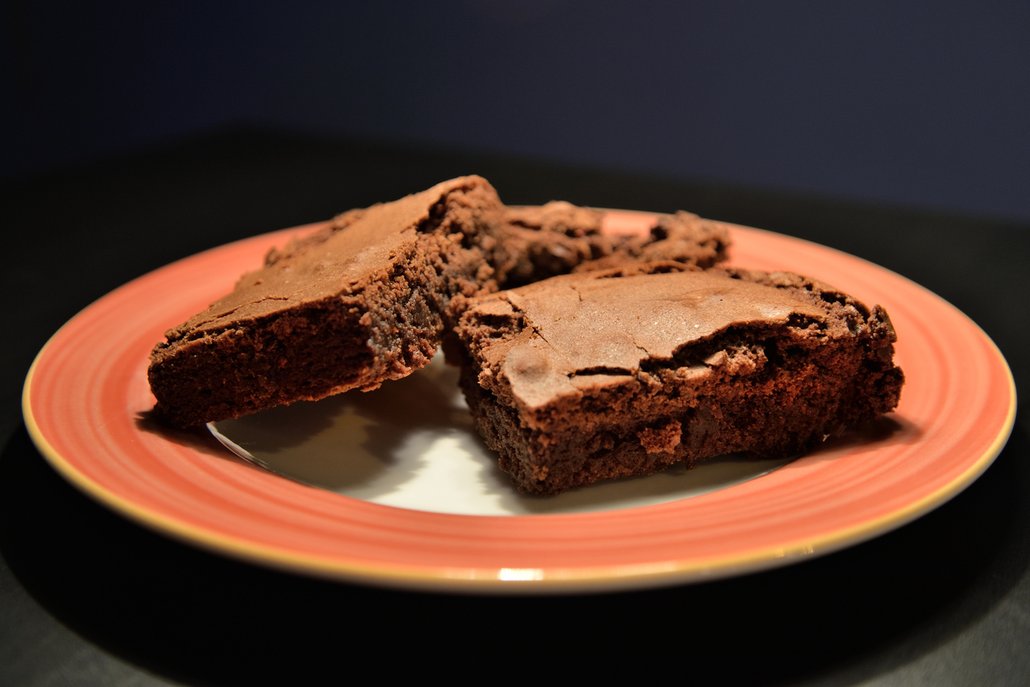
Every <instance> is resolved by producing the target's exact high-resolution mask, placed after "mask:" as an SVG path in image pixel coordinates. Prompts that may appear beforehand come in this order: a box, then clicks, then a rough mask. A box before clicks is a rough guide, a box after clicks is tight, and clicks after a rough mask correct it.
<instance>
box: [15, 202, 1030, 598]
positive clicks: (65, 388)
mask: <svg viewBox="0 0 1030 687" xmlns="http://www.w3.org/2000/svg"><path fill="white" fill-rule="evenodd" d="M647 219H648V215H647V214H645V213H635V212H626V211H610V212H609V216H608V223H609V225H610V226H613V227H619V226H621V227H622V228H629V229H632V228H633V227H639V226H641V225H642V224H643V223H646V222H647ZM311 228H312V227H310V226H309V227H301V228H298V229H292V230H284V231H279V232H275V233H271V234H266V235H263V236H258V237H255V238H251V239H247V240H244V241H240V242H237V243H232V244H229V245H226V246H222V247H220V248H216V249H213V250H210V251H207V252H204V253H201V254H199V255H196V256H193V257H191V258H187V259H185V260H181V261H179V262H176V263H173V264H171V265H168V266H167V267H164V268H162V269H159V270H157V271H155V272H152V273H150V274H147V275H145V276H143V277H140V278H139V279H136V280H135V281H133V282H130V283H129V284H126V285H125V286H123V287H121V288H119V289H117V290H115V291H113V292H111V293H110V294H108V295H107V296H104V297H103V298H101V299H100V300H98V301H97V302H95V303H94V304H92V305H91V306H89V307H88V308H86V309H85V310H83V311H82V312H81V313H79V314H78V315H77V316H76V317H74V318H73V319H72V320H71V321H69V322H68V323H67V324H66V325H65V326H64V327H62V328H61V329H60V330H59V331H58V332H57V333H56V334H55V335H54V336H53V338H52V339H51V340H50V341H49V342H48V343H47V345H46V346H45V347H44V348H43V350H42V351H40V353H39V355H38V356H37V358H36V360H35V362H34V364H33V366H32V369H31V370H30V371H29V375H28V378H27V380H26V383H25V390H24V398H23V409H24V414H25V420H26V424H27V425H28V429H29V432H30V433H31V435H32V437H33V439H34V441H35V442H36V445H37V446H38V447H39V449H40V451H41V452H42V453H43V455H44V456H45V457H46V458H47V459H48V460H49V461H50V462H51V463H52V464H53V466H54V467H55V468H56V469H57V470H58V471H59V472H60V473H61V474H63V475H64V476H65V477H66V478H67V479H69V480H70V481H71V482H72V483H73V484H75V485H77V486H78V487H79V488H81V489H82V490H83V491H85V492H86V493H88V494H90V495H91V496H93V497H95V498H96V499H98V500H99V501H100V502H102V503H104V504H106V505H108V506H109V507H111V508H113V509H114V510H116V511H118V512H120V513H123V514H124V515H127V516H128V517H130V518H132V519H134V520H136V521H138V522H141V523H144V524H146V525H149V526H151V527H153V528H155V529H157V530H159V531H161V532H164V533H166V534H171V535H174V536H176V537H179V538H181V539H183V540H186V541H189V542H192V543H195V544H199V545H201V546H204V547H207V548H209V549H212V550H215V551H218V552H221V553H225V554H230V555H233V556H238V557H241V558H245V559H248V560H251V561H255V562H259V563H262V564H266V565H271V566H276V567H281V568H286V569H290V570H295V571H301V572H305V573H310V574H316V575H322V576H327V577H333V578H339V579H342V580H350V581H360V582H367V583H374V584H383V585H393V586H399V587H410V588H421V589H434V590H460V591H483V592H508V591H527V592H538V591H569V590H578V591H593V590H608V589H620V588H637V587H645V586H653V585H661V584H673V583H682V582H690V581H695V580H701V579H710V578H715V577H725V576H728V575H735V574H739V573H742V572H745V571H754V570H760V569H763V568H770V567H773V566H779V565H784V564H787V563H790V562H793V561H797V560H801V559H804V558H807V557H810V556H813V555H819V554H823V553H827V552H830V551H833V550H836V549H840V548H842V547H845V546H848V545H851V544H855V543H857V542H861V541H863V540H866V539H868V538H870V537H873V536H875V535H878V534H881V533H883V532H886V531H888V530H891V529H893V528H895V527H898V526H900V525H902V524H904V523H906V522H909V521H911V520H912V519H914V518H916V517H918V516H920V515H922V514H924V513H926V512H928V511H929V510H931V509H932V508H934V507H936V506H939V505H940V504H942V503H944V502H945V501H947V500H948V499H949V498H951V497H952V496H954V495H955V494H956V493H958V492H959V491H960V490H962V489H963V488H964V487H966V486H967V485H969V484H970V483H971V482H972V481H973V480H975V479H976V478H977V477H978V476H979V475H980V474H981V473H982V472H983V471H984V470H985V469H986V468H987V466H988V465H990V463H991V461H992V460H993V459H994V458H995V456H997V455H998V453H999V452H1000V451H1001V448H1002V446H1003V445H1004V443H1005V441H1006V439H1007V438H1008V435H1009V432H1010V431H1011V428H1012V423H1013V419H1014V416H1015V409H1016V400H1015V387H1014V384H1013V380H1012V375H1011V373H1010V371H1009V369H1008V366H1007V364H1006V362H1005V360H1004V358H1003V357H1002V355H1001V353H1000V352H999V351H998V349H997V348H996V347H995V346H994V344H993V343H992V342H991V340H990V339H989V338H988V337H987V336H986V335H985V334H984V332H983V331H982V330H980V328H979V327H977V325H976V324H974V323H973V322H971V321H970V320H969V319H968V318H967V317H965V316H964V315H963V314H962V313H961V312H959V311H958V310H956V309H955V308H954V307H952V306H951V305H950V304H948V303H946V302H945V301H943V300H941V299H940V298H939V297H937V296H935V295H934V294H932V293H930V292H929V291H927V290H925V289H924V288H922V287H920V286H918V285H917V284H914V283H912V282H911V281H908V280H907V279H905V278H904V277H901V276H899V275H897V274H894V273H892V272H890V271H888V270H885V269H883V268H881V267H878V266H876V265H873V264H870V263H868V262H865V261H863V260H861V259H859V258H856V257H853V256H850V255H847V254H844V253H840V252H838V251H835V250H832V249H830V248H826V247H824V246H819V245H816V244H812V243H807V242H804V241H800V240H797V239H793V238H789V237H786V236H782V235H778V234H774V233H770V232H766V231H761V230H757V229H748V228H744V227H735V226H734V227H731V231H732V237H733V240H734V245H733V249H732V250H733V262H734V264H737V265H742V266H747V267H752V268H756V269H783V270H792V271H797V272H801V273H804V274H807V275H810V276H812V277H815V278H817V279H821V280H824V281H826V282H829V283H831V284H834V285H835V286H837V287H838V288H841V289H843V290H845V291H847V292H849V293H851V294H853V295H855V296H856V297H858V298H859V299H861V300H864V301H865V302H867V303H880V304H882V305H883V306H884V307H886V309H887V311H888V312H889V313H890V315H891V318H892V320H893V322H894V324H895V328H896V329H897V331H898V333H899V341H898V346H897V360H898V363H899V364H900V365H901V366H902V368H903V369H904V370H905V373H906V377H907V383H906V386H905V388H904V390H903V393H902V399H901V405H900V407H899V408H898V410H897V412H896V413H895V415H894V417H895V420H896V421H897V428H896V430H895V431H894V432H893V433H892V434H890V436H888V437H886V438H881V439H879V440H873V441H869V442H857V443H856V442H851V443H847V442H842V443H838V444H835V445H833V446H827V447H826V448H824V449H823V450H820V451H818V452H816V453H813V454H811V455H808V456H806V457H804V458H801V459H799V460H797V461H795V462H793V463H790V464H788V465H787V466H785V467H783V468H780V469H778V470H775V471H772V472H770V473H769V474H766V475H763V476H761V477H757V478H755V479H752V480H750V481H746V482H744V483H740V484H736V485H733V486H729V487H726V488H724V489H720V490H717V491H714V492H710V493H706V494H701V495H698V496H693V497H690V498H681V499H676V500H672V501H669V502H666V503H661V504H658V505H649V506H642V507H636V508H626V509H618V510H608V511H602V512H591V513H575V514H546V515H514V516H476V515H471V516H470V515H454V514H446V513H433V512H427V511H421V510H410V509H405V508H396V507H391V506H384V505H378V504H375V503H370V502H367V501H362V500H358V499H354V498H348V497H346V496H341V495H339V494H335V493H331V492H329V491H325V490H321V489H316V488H313V487H308V486H304V485H302V484H299V483H296V482H293V481H290V480H287V479H283V478H281V477H277V476H275V475H273V474H271V473H268V472H265V471H262V470H260V469H257V468H255V467H253V466H251V465H248V464H246V463H244V462H242V461H239V460H236V459H234V458H233V457H232V456H231V455H230V454H229V453H228V452H227V451H220V450H219V449H218V448H217V446H215V447H212V446H211V445H209V444H206V443H204V442H203V441H200V440H199V439H198V438H197V437H195V436H192V435H182V436H173V435H169V434H167V433H165V434H161V433H158V432H155V431H153V430H151V429H148V423H147V421H146V419H145V414H146V412H147V411H148V410H149V409H150V408H151V407H152V405H153V397H152V396H151V394H150V390H149V388H148V385H147V380H146V369H147V360H148V355H149V352H150V349H151V347H152V346H153V345H154V344H155V343H156V342H157V341H158V340H160V339H161V338H162V334H163V332H164V331H165V330H166V329H167V328H169V327H171V326H173V325H176V324H178V323H179V322H181V321H183V320H185V319H186V318H187V317H188V316H189V315H191V314H193V313H194V312H197V311H199V310H201V309H203V308H204V307H206V306H207V304H208V303H209V302H211V301H212V300H214V299H215V298H217V297H218V296H220V295H221V294H223V293H225V292H226V291H228V290H229V289H230V288H231V287H232V284H233V283H234V281H235V280H236V278H237V277H238V276H239V275H240V274H241V273H242V272H244V271H247V270H250V269H253V268H254V267H256V266H257V265H258V264H259V263H260V261H261V258H262V256H263V255H264V253H265V252H266V251H267V250H268V248H269V247H271V246H273V245H281V244H282V243H284V242H285V241H286V240H287V239H288V238H289V237H290V236H292V235H294V234H297V233H298V232H300V231H305V230H309V229H311Z"/></svg>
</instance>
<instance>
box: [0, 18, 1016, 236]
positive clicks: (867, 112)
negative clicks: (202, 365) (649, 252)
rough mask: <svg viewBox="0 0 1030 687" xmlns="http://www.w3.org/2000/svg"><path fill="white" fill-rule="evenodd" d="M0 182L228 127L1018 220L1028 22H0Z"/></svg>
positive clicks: (969, 19)
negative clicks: (3, 140) (1, 143)
mask: <svg viewBox="0 0 1030 687" xmlns="http://www.w3.org/2000/svg"><path fill="white" fill-rule="evenodd" d="M0 21H2V23H3V28H2V29H0V30H2V38H3V43H4V47H3V50H4V56H3V61H4V62H6V63H7V64H8V68H5V69H4V70H3V71H4V74H5V76H4V77H3V78H4V79H5V80H6V81H7V84H6V87H5V89H4V90H5V91H6V95H7V98H5V99H6V100H7V105H5V106H4V108H3V109H4V112H5V114H4V115H3V116H4V118H5V119H7V120H8V121H5V122H4V130H5V131H6V132H7V134H8V136H9V138H10V140H9V141H8V143H7V144H6V145H5V149H6V153H5V154H4V155H3V156H2V163H0V169H2V172H3V173H4V174H5V175H6V176H15V177H17V176H23V175H35V174H38V173H42V172H46V171H48V170H52V169H55V168H60V167H61V166H64V165H68V164H75V163H77V162H81V161H86V160H90V159H93V158H95V157H97V156H103V155H109V154H113V153H119V152H123V151H128V150H132V149H133V148H136V147H139V146H142V145H147V144H151V143H154V142H157V141H163V140H168V139H173V138H176V137H180V136H183V135H187V134H189V133H191V132H195V131H200V130H204V129H207V128H210V127H213V126H219V125H224V124H228V123H237V122H250V123H260V124H269V125H274V126H278V127H285V128H289V129H295V130H301V131H310V132H318V133H328V134H334V135H344V136H353V137H363V138H374V139H383V140H392V141H410V142H415V143H418V144H421V145H438V146H444V147H451V148H460V149H464V150H469V151H493V152H502V153H514V154H518V155H524V156H529V157H536V158H543V159H547V160H554V161H556V162H566V163H573V164H582V165H587V166H592V167H602V168H619V169H624V170H630V171H634V170H639V171H642V172H648V173H653V174H657V175H662V176H666V177H671V178H681V179H706V180H714V181H726V182H730V183H733V184H740V185H747V186H758V187H765V188H770V189H791V190H801V191H806V192H815V193H820V194H825V195H831V196H839V197H843V198H857V199H863V200H869V201H872V202H890V203H900V204H906V205H911V206H916V207H927V208H934V209H939V210H943V211H947V212H969V213H975V214H981V215H993V216H998V217H1009V218H1018V219H1027V218H1030V192H1028V191H1030V135H1028V129H1030V126H1028V123H1030V3H1027V2H1025V1H1023V0H995V1H990V0H988V1H986V2H977V3H972V2H958V1H957V0H939V1H938V2H925V3H924V2H884V1H874V2H862V3H826V2H797V1H781V2H754V3H741V2H687V1H683V2H634V1H633V0H606V1H605V2H591V1H589V0H511V1H504V0H478V1H475V0H464V1H462V0H440V1H437V2H431V1H428V0H427V1H425V2H408V3H404V2H400V3H398V2H362V3H356V2H355V3H348V2H324V3H318V2H291V3H272V2H244V1H240V0H232V1H222V2H176V3H152V2H138V1H133V2H106V3H89V2H86V3H55V2H25V1H23V2H10V1H9V2H7V3H5V10H4V15H3V17H2V19H0Z"/></svg>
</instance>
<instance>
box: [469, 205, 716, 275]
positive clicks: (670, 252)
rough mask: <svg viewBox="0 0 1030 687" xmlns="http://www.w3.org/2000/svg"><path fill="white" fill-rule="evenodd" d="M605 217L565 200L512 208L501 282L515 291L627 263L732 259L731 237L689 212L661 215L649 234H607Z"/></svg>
mask: <svg viewBox="0 0 1030 687" xmlns="http://www.w3.org/2000/svg"><path fill="white" fill-rule="evenodd" d="M604 215H605V213H604V212H602V211H600V210H595V209H592V208H585V207H579V206H576V205H572V204H570V203H566V202H564V201H552V202H550V203H547V204H546V205H540V206H523V207H516V206H512V207H508V208H506V210H505V215H504V219H505V221H504V224H503V225H502V227H501V233H500V237H501V238H500V241H499V244H498V246H497V247H496V249H495V250H494V251H493V253H492V254H491V256H490V258H491V262H492V263H493V264H494V266H495V267H496V269H497V280H498V282H499V283H500V285H501V286H502V287H503V288H512V287H515V286H521V285H524V284H529V283H531V282H535V281H539V280H541V279H545V278H547V277H553V276H556V275H560V274H566V273H568V272H572V271H583V270H592V269H605V268H608V267H613V266H616V265H619V264H621V263H622V262H624V261H626V260H631V261H642V260H667V261H674V262H678V263H683V264H685V265H694V266H698V267H711V266H713V265H715V264H716V263H718V262H721V261H722V260H724V259H725V258H726V248H727V246H728V245H729V234H728V232H727V231H726V228H725V227H724V226H723V225H721V224H719V223H718V222H713V221H710V220H706V219H702V218H700V217H698V216H697V215H694V214H691V213H689V212H683V211H679V212H677V213H675V214H673V215H656V216H655V221H654V223H653V224H652V226H651V227H650V229H649V231H647V232H646V233H643V234H633V235H626V234H618V233H615V232H611V231H606V229H605V227H604Z"/></svg>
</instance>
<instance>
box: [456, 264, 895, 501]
mask: <svg viewBox="0 0 1030 687" xmlns="http://www.w3.org/2000/svg"><path fill="white" fill-rule="evenodd" d="M657 269H658V271H659V273H650V274H649V273H647V270H646V269H642V268H641V266H640V265H637V266H635V267H634V268H632V269H627V270H609V271H598V272H587V273H582V274H573V275H568V276H563V277H556V278H554V279H551V280H548V281H546V282H539V283H536V284H531V285H529V286H525V287H522V288H519V289H514V290H511V291H505V292H500V293H496V294H492V295H488V296H482V297H480V298H478V299H476V300H474V301H473V302H472V304H471V307H470V308H469V309H468V310H467V311H466V313H465V315H464V316H463V317H462V320H461V322H460V325H459V327H458V329H457V332H456V334H457V339H458V342H459V343H458V344H457V345H456V348H457V349H458V350H459V351H460V355H461V356H462V357H463V372H462V388H463V391H464V393H465V396H466V398H467V400H468V403H469V406H470V408H471V410H472V413H473V417H474V418H475V422H476V425H477V428H478V429H479V431H480V433H481V434H482V435H483V436H484V438H485V440H486V442H487V444H488V446H489V447H490V448H491V449H493V450H494V451H495V452H497V453H498V456H499V464H500V466H501V468H502V469H503V470H505V471H506V472H508V473H509V474H510V475H511V476H512V478H513V479H514V481H515V483H516V485H517V486H518V487H519V488H520V489H521V490H523V491H526V492H532V493H556V492H559V491H563V490H566V489H569V488H573V487H577V486H581V485H585V484H590V483H592V482H596V481H599V480H605V479H611V478H618V477H627V476H634V475H643V474H648V473H651V472H655V471H657V470H661V469H663V468H664V467H667V466H669V465H672V464H674V463H687V464H694V463H696V462H697V461H699V460H703V459H705V458H710V457H713V456H717V455H721V454H725V453H731V452H743V453H748V454H754V455H762V456H788V455H793V454H796V453H799V452H801V451H804V450H806V449H808V448H810V447H812V446H814V445H816V444H818V443H820V442H821V441H823V440H825V438H827V437H829V436H833V435H837V434H840V433H842V432H844V431H845V430H847V429H848V428H850V427H854V426H856V425H858V424H860V423H862V422H865V421H867V420H869V419H871V418H874V417H876V416H878V415H880V414H882V413H885V412H888V411H890V410H891V409H893V408H894V407H895V405H896V404H897V401H898V396H899V393H900V389H901V384H902V373H901V371H900V369H898V368H897V367H896V366H895V365H894V364H893V362H892V356H893V342H894V340H895V335H894V330H893V328H892V327H891V324H890V321H889V319H888V318H887V315H886V313H885V312H884V311H883V310H882V309H881V308H879V307H874V308H872V309H869V308H867V307H865V306H864V305H862V304H861V303H859V302H858V301H856V300H854V299H853V298H851V297H850V296H848V295H846V294H843V293H840V292H839V291H837V290H835V289H833V288H832V287H829V286H827V285H825V284H820V283H817V282H814V281H812V280H809V279H806V278H804V277H801V276H798V275H794V274H787V273H761V272H748V271H742V270H727V271H723V270H713V271H705V272H702V271H692V270H688V271H679V270H677V269H675V268H673V267H671V266H670V265H669V264H668V263H665V264H663V265H660V266H659V267H657ZM663 270H664V271H663ZM668 270H673V271H668Z"/></svg>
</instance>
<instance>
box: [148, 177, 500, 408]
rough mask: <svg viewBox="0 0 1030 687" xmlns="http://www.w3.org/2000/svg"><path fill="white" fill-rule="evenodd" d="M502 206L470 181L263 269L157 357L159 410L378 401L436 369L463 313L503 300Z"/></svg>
mask: <svg viewBox="0 0 1030 687" xmlns="http://www.w3.org/2000/svg"><path fill="white" fill-rule="evenodd" d="M502 211H503V208H502V205H501V203H500V201H499V199H498V197H497V194H496V192H495V191H494V189H493V188H492V187H491V186H490V184H489V183H488V182H486V180H484V179H482V178H480V177H475V176H468V177H461V178H458V179H452V180H450V181H445V182H443V183H440V184H437V185H436V186H433V187H432V188H430V189H428V190H426V191H423V192H421V193H416V194H413V195H410V196H407V197H405V198H402V199H400V200H397V201H394V202H391V203H383V204H378V205H374V206H372V207H369V208H365V209H361V210H353V211H350V212H347V213H344V214H343V215H340V216H339V217H337V218H336V219H335V220H334V221H333V222H332V223H331V224H330V225H328V226H327V227H326V228H325V229H323V230H321V231H317V232H315V233H314V234H312V235H310V236H307V237H305V238H303V239H300V240H297V241H295V242H293V243H292V244H290V245H288V246H286V247H285V248H283V249H281V250H273V251H272V252H270V253H269V254H268V256H267V258H266V260H265V265H264V266H263V267H262V268H261V269H258V270H257V271H254V272H251V273H248V274H245V275H244V276H243V277H242V278H241V279H240V280H239V282H238V283H237V284H236V287H235V289H234V290H233V291H232V292H231V293H230V294H228V295H226V296H225V297H224V298H221V299H220V300H218V301H216V302H215V303H213V304H212V305H211V306H210V307H208V308H207V309H206V310H205V311H204V312H201V313H199V314H197V315H195V316H193V317H191V318H190V319H189V320H188V321H186V322H185V323H183V324H181V325H180V326H178V327H176V328H174V329H172V330H171V331H169V332H167V334H166V337H167V340H166V341H164V342H162V343H160V344H158V345H157V347H156V348H155V349H154V350H153V352H152V354H151V363H150V368H149V378H150V386H151V390H152V391H153V393H154V396H155V397H156V398H157V405H156V407H155V409H156V412H157V413H158V415H159V416H160V417H162V418H163V419H165V420H166V421H168V422H170V423H172V424H174V425H179V426H191V425H198V424H202V423H205V422H209V421H214V420H220V419H225V418H230V417H238V416H240V415H245V414H248V413H252V412H255V411H257V410H261V409H264V408H268V407H271V406H276V405H281V404H286V403H291V402H294V401H298V400H302V399H306V400H314V399H319V398H322V397H325V396H328V395H330V394H334V393H339V392H342V391H346V390H348V389H364V390H370V389H374V388H376V387H378V386H379V385H380V384H382V383H383V382H384V381H386V380H389V379H395V378H399V377H403V376H405V375H407V374H409V373H410V372H412V371H413V370H415V369H417V368H420V367H422V366H424V365H426V364H427V363H428V362H429V360H430V358H431V357H432V356H433V354H434V352H435V351H436V350H437V348H438V346H439V345H440V341H441V336H442V333H443V331H444V329H445V327H448V326H450V325H451V324H453V320H454V317H455V316H456V312H457V309H456V308H457V303H458V302H460V301H461V299H463V298H465V297H467V296H471V295H474V294H476V293H478V292H479V291H480V290H482V289H484V288H486V289H490V288H493V281H492V275H493V271H492V269H491V268H490V266H489V265H488V264H487V263H486V262H485V261H484V253H483V249H482V246H483V244H484V242H488V243H490V244H491V245H494V244H495V243H496V239H495V238H494V237H493V235H492V232H494V231H495V230H496V228H497V226H499V224H500V222H501V220H500V213H501V212H502Z"/></svg>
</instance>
